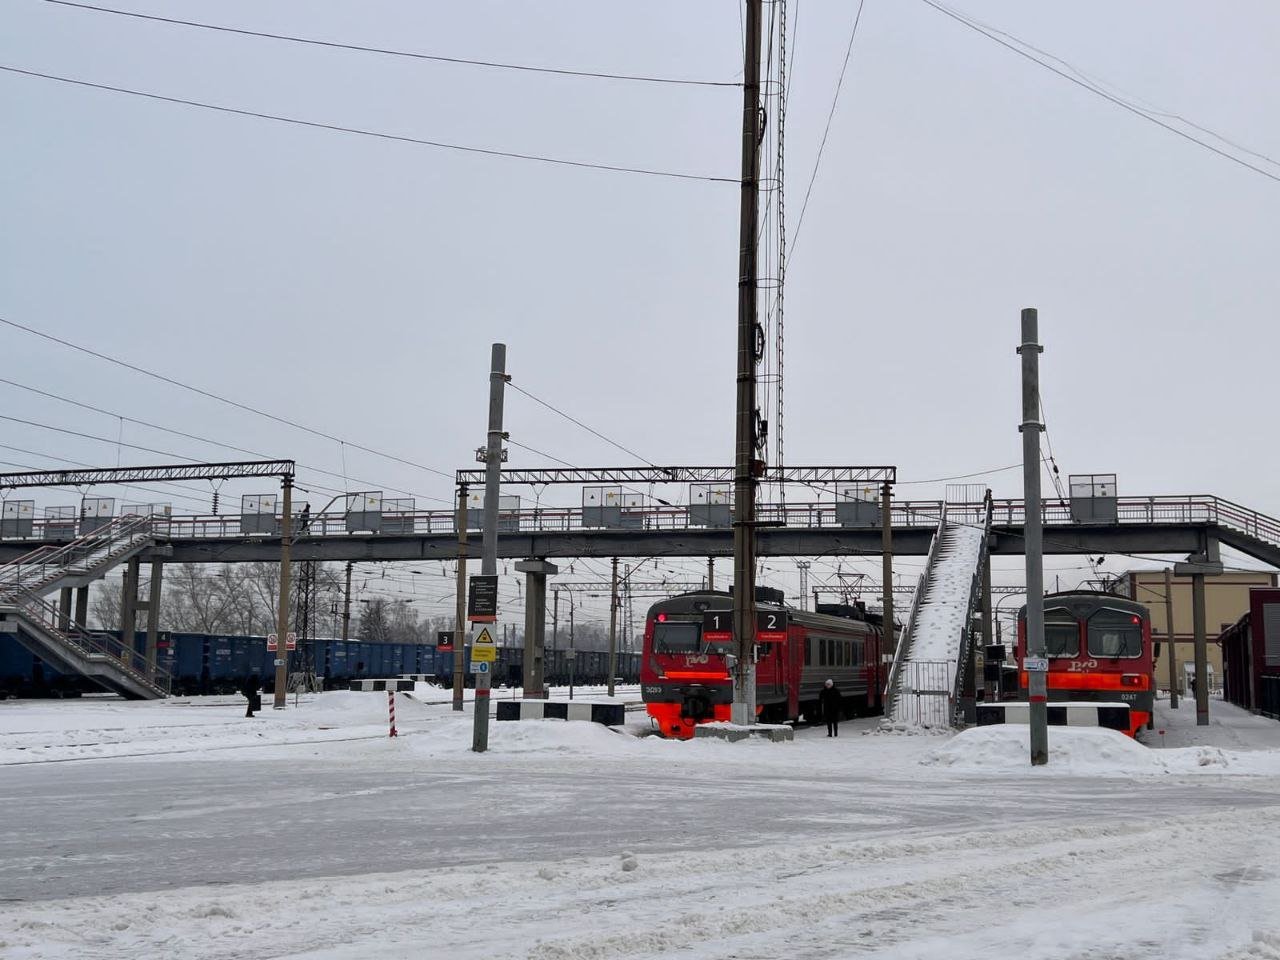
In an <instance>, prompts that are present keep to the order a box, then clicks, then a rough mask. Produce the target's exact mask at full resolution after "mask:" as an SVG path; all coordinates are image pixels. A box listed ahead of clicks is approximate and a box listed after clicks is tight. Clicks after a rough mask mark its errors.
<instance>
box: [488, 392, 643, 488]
mask: <svg viewBox="0 0 1280 960" xmlns="http://www.w3.org/2000/svg"><path fill="white" fill-rule="evenodd" d="M508 386H510V387H511V389H512V390H516V391H518V392H519V393H523V394H524V395H525V396H526V397H528V398H529V399H530V400H532V401H533V402H534V403H537V404H540V405H542V406H544V407H546V408H547V409H548V410H550V411H551V412H552V413H555V414H558V415H559V416H562V417H564V418H565V419H566V420H568V421H569V422H570V423H572V424H576V425H577V426H579V427H581V428H582V429H583V430H585V431H587V433H589V434H591V435H592V436H594V437H599V438H600V439H601V440H603V441H604V442H605V443H607V444H609V445H610V446H612V447H616V448H617V449H619V450H621V451H622V452H623V453H625V454H627V456H630V457H635V458H636V459H637V460H640V461H641V462H643V463H646V464H648V465H649V466H651V467H657V466H658V465H657V464H656V463H654V462H653V461H652V460H650V459H649V458H647V457H642V456H640V454H638V453H636V452H635V451H634V450H629V449H628V448H626V447H624V446H623V445H622V444H620V443H618V441H616V440H612V439H610V438H609V437H606V436H605V435H604V434H603V433H601V432H600V431H599V430H596V429H595V428H594V427H589V426H587V425H586V424H585V423H583V422H582V421H581V420H579V419H578V418H577V417H574V416H570V415H569V414H567V413H565V412H564V411H563V410H561V409H560V408H559V407H556V406H554V405H552V404H550V403H548V402H547V401H546V400H543V399H541V398H540V397H535V396H534V395H533V394H532V393H530V392H529V391H528V390H525V389H523V388H522V387H520V386H519V385H518V384H516V383H509V384H508ZM544 456H545V454H544ZM550 459H552V460H555V459H556V458H555V457H551V458H550ZM560 462H561V463H563V461H560Z"/></svg>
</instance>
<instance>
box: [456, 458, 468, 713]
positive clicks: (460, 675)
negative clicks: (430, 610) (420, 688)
mask: <svg viewBox="0 0 1280 960" xmlns="http://www.w3.org/2000/svg"><path fill="white" fill-rule="evenodd" d="M457 526H458V579H457V586H456V587H455V592H454V605H453V709H454V712H455V713H461V712H462V699H463V697H462V693H463V687H464V686H465V684H466V680H467V678H466V677H465V676H464V671H465V670H466V669H467V662H466V659H465V652H466V640H465V639H464V638H465V637H466V633H465V632H464V631H465V625H466V622H467V485H466V484H465V483H461V484H459V485H458V519H457Z"/></svg>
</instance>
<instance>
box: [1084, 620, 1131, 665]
mask: <svg viewBox="0 0 1280 960" xmlns="http://www.w3.org/2000/svg"><path fill="white" fill-rule="evenodd" d="M1089 656H1091V657H1099V658H1106V659H1108V660H1116V659H1119V658H1121V657H1126V658H1130V659H1131V658H1134V657H1140V656H1142V618H1141V617H1139V616H1138V615H1137V614H1133V613H1127V612H1125V611H1123V610H1099V611H1098V612H1097V613H1095V614H1094V615H1093V616H1092V617H1090V618H1089Z"/></svg>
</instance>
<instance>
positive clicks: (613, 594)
mask: <svg viewBox="0 0 1280 960" xmlns="http://www.w3.org/2000/svg"><path fill="white" fill-rule="evenodd" d="M617 670H618V558H617V557H614V558H613V579H612V586H611V591H610V594H609V678H608V679H609V696H611V697H612V696H613V675H614V674H615V673H616V672H617Z"/></svg>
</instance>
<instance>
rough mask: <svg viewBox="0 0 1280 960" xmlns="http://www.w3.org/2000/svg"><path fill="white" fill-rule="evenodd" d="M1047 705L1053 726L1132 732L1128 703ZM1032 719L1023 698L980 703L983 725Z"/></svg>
mask: <svg viewBox="0 0 1280 960" xmlns="http://www.w3.org/2000/svg"><path fill="white" fill-rule="evenodd" d="M1047 706H1048V711H1047V712H1048V715H1049V726H1051V727H1105V728H1106V729H1108V730H1119V731H1120V732H1121V733H1128V732H1129V705H1128V704H1127V703H1050V704H1048V705H1047ZM1030 722H1031V704H1029V703H1026V702H1024V701H1019V700H1011V701H1008V702H1006V703H980V704H978V726H980V727H985V726H990V725H992V724H997V723H1030Z"/></svg>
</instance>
